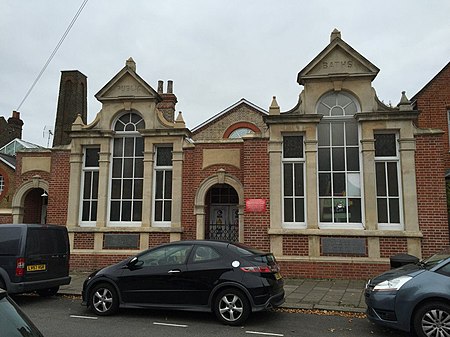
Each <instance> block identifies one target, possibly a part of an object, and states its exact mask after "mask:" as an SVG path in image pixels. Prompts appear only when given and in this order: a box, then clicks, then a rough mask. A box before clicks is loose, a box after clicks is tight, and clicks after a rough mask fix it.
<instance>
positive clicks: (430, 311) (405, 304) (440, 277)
mask: <svg viewBox="0 0 450 337" xmlns="http://www.w3.org/2000/svg"><path fill="white" fill-rule="evenodd" d="M365 300H366V304H367V315H368V318H369V319H370V320H371V321H372V322H374V323H377V324H380V325H384V326H387V327H390V328H394V329H399V330H402V331H407V332H415V333H416V334H417V336H419V337H446V336H450V249H446V250H445V251H441V252H439V253H437V254H435V255H433V256H431V257H430V258H428V259H425V260H422V261H420V262H418V263H417V264H408V265H405V266H402V267H400V268H397V269H393V270H390V271H387V272H385V273H383V274H381V275H379V276H377V277H375V278H373V279H372V280H370V281H369V282H368V283H367V285H366V289H365Z"/></svg>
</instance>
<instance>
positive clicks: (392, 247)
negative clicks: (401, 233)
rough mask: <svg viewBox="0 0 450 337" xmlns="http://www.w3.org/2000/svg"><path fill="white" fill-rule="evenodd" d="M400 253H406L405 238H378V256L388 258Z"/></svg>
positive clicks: (406, 244) (406, 243)
mask: <svg viewBox="0 0 450 337" xmlns="http://www.w3.org/2000/svg"><path fill="white" fill-rule="evenodd" d="M400 253H408V242H407V240H406V238H380V256H381V257H382V258H390V257H391V256H393V255H396V254H400Z"/></svg>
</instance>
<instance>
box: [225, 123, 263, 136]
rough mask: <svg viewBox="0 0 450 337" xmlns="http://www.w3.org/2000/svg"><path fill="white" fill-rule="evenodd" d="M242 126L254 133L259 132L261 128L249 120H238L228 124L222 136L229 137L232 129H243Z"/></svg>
mask: <svg viewBox="0 0 450 337" xmlns="http://www.w3.org/2000/svg"><path fill="white" fill-rule="evenodd" d="M243 128H247V129H250V130H252V131H253V132H255V133H258V132H261V130H260V129H259V128H258V127H257V126H256V125H255V124H252V123H249V122H239V123H235V124H233V125H231V126H229V127H228V129H226V131H225V133H224V134H223V138H229V137H230V134H231V133H232V132H233V131H235V130H237V129H243Z"/></svg>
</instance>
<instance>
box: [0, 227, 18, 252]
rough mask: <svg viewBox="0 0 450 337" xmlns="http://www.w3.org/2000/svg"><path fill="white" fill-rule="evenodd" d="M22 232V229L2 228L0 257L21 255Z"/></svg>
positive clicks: (0, 231) (0, 230)
mask: <svg viewBox="0 0 450 337" xmlns="http://www.w3.org/2000/svg"><path fill="white" fill-rule="evenodd" d="M0 226H1V225H0ZM20 232H21V229H20V228H11V227H8V228H6V227H5V228H1V227H0V255H19V250H20Z"/></svg>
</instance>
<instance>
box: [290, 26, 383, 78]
mask: <svg viewBox="0 0 450 337" xmlns="http://www.w3.org/2000/svg"><path fill="white" fill-rule="evenodd" d="M378 72H379V69H378V68H377V67H376V66H375V65H373V64H372V63H371V62H370V61H368V60H367V59H366V58H365V57H364V56H362V55H361V54H359V53H358V52H357V51H356V50H354V49H353V48H352V47H350V46H349V45H348V44H347V43H346V42H344V41H343V40H342V39H341V38H340V32H338V31H337V30H335V31H334V32H333V33H332V34H331V42H330V44H329V45H328V46H327V47H326V48H325V49H324V50H323V51H322V52H321V53H319V55H317V56H316V57H315V58H314V59H313V60H312V61H311V62H310V63H309V64H308V65H307V66H306V67H305V68H303V70H301V71H300V72H299V74H298V77H297V82H298V83H299V84H302V85H303V84H304V83H305V82H306V81H308V80H309V79H325V78H336V77H369V78H370V79H371V80H373V79H374V78H375V76H376V75H377V74H378Z"/></svg>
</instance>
